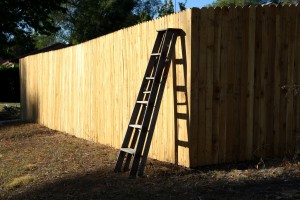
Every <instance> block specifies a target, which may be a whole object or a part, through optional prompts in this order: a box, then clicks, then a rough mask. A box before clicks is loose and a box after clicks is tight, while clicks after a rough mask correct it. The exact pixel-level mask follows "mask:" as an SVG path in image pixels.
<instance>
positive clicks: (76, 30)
mask: <svg viewBox="0 0 300 200" xmlns="http://www.w3.org/2000/svg"><path fill="white" fill-rule="evenodd" d="M136 5H137V2H136V1H135V0H78V1H77V5H76V10H75V11H74V13H73V16H72V18H71V23H72V24H73V29H72V30H71V43H73V44H76V43H79V42H83V41H86V40H89V39H92V38H96V37H99V36H101V35H104V34H107V33H110V32H113V31H116V30H118V29H121V28H124V27H128V26H131V25H133V24H135V23H136V18H135V17H134V15H133V14H132V11H133V8H134V7H135V6H136Z"/></svg>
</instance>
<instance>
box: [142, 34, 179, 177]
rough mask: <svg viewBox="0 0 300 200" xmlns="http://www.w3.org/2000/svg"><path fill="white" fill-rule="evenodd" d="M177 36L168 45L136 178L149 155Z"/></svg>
mask: <svg viewBox="0 0 300 200" xmlns="http://www.w3.org/2000/svg"><path fill="white" fill-rule="evenodd" d="M178 36H179V35H178V34H176V33H175V34H174V35H173V38H172V41H174V42H172V43H171V44H170V49H169V53H168V58H169V60H168V63H166V66H165V69H164V72H163V74H162V81H161V84H160V87H159V90H158V95H157V100H156V102H157V103H156V104H155V108H154V111H153V115H152V120H151V124H150V128H149V131H148V137H147V139H146V143H145V147H144V151H143V157H142V158H141V163H140V167H139V171H138V176H142V175H143V174H144V169H145V164H146V161H147V158H148V154H149V150H150V145H151V142H152V137H153V133H154V130H155V124H156V120H157V117H158V113H159V109H160V104H161V100H162V98H163V94H164V89H165V85H166V82H167V76H168V73H169V69H170V64H171V58H173V56H174V51H175V45H176V41H177V37H178Z"/></svg>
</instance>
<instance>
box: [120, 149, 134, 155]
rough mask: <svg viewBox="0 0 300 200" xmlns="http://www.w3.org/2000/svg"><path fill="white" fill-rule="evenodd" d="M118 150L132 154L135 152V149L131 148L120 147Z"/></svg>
mask: <svg viewBox="0 0 300 200" xmlns="http://www.w3.org/2000/svg"><path fill="white" fill-rule="evenodd" d="M120 150H121V151H124V152H126V153H129V154H132V155H134V154H135V149H132V148H121V149H120Z"/></svg>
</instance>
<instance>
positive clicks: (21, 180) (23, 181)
mask: <svg viewBox="0 0 300 200" xmlns="http://www.w3.org/2000/svg"><path fill="white" fill-rule="evenodd" d="M33 180H34V177H33V176H31V175H25V176H21V177H18V178H14V179H13V180H12V181H11V182H10V183H8V184H6V185H5V187H6V188H7V189H10V190H11V189H14V188H18V187H20V186H23V185H27V184H28V183H31V182H32V181H33Z"/></svg>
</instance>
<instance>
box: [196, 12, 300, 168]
mask: <svg viewBox="0 0 300 200" xmlns="http://www.w3.org/2000/svg"><path fill="white" fill-rule="evenodd" d="M191 40H192V42H191V44H192V47H191V48H192V55H191V59H192V61H191V62H192V68H191V76H192V78H191V93H190V94H191V117H190V118H191V131H192V133H191V136H192V137H194V138H191V141H194V143H195V144H192V146H197V149H194V152H193V153H192V156H193V157H191V162H195V165H197V164H198V163H201V164H212V163H220V162H231V161H237V160H244V159H251V158H253V157H261V156H262V157H263V158H265V157H271V156H284V155H285V154H292V153H293V152H294V151H293V150H294V145H295V134H296V132H298V133H299V131H300V129H299V123H300V119H299V106H300V105H299V103H300V102H299V101H300V100H299V99H300V96H299V95H298V96H295V95H294V94H293V93H292V92H289V93H287V91H285V90H282V86H284V85H288V86H291V85H294V84H299V83H300V74H299V70H300V54H299V50H300V7H299V6H298V7H296V6H285V7H280V6H279V7H275V6H270V7H268V6H267V7H260V6H259V7H250V8H241V7H237V8H235V9H227V8H224V9H219V8H217V9H202V10H194V11H193V13H192V34H191ZM192 165H193V164H192Z"/></svg>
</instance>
